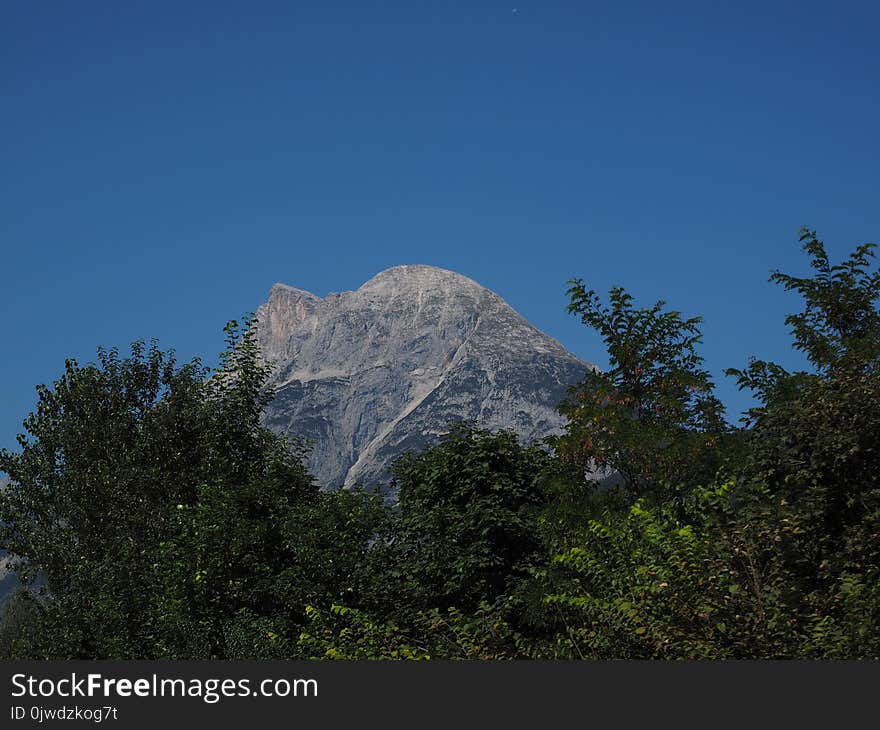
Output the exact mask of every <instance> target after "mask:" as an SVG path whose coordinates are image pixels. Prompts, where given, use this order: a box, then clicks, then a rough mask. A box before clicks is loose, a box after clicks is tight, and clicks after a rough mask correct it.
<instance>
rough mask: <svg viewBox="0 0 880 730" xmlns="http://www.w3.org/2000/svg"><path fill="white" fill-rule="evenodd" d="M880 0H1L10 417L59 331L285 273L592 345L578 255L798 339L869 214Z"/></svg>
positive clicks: (164, 308)
mask: <svg viewBox="0 0 880 730" xmlns="http://www.w3.org/2000/svg"><path fill="white" fill-rule="evenodd" d="M878 24H880V6H878V5H877V3H868V2H865V3H856V2H852V3H841V4H832V3H827V2H825V3H821V4H820V3H809V2H797V3H781V2H766V1H765V2H759V3H747V2H738V3H723V4H722V3H709V2H699V3H688V4H684V3H656V2H642V3H624V2H614V3H610V2H609V3H587V2H584V3H576V4H569V5H548V4H546V3H543V2H542V3H528V2H525V0H511V2H509V3H507V4H494V5H479V6H477V5H472V4H469V3H467V4H466V3H409V4H398V5H397V6H393V5H390V4H385V3H382V4H374V3H359V4H357V6H355V7H343V6H332V7H331V6H330V5H329V4H328V3H321V4H319V5H318V6H316V7H309V6H303V5H300V4H298V3H295V2H277V3H274V2H256V1H253V2H247V3H226V2H211V3H194V2H174V3H164V2H160V1H158V0H150V2H134V1H132V2H126V3H110V2H81V3H71V2H52V1H44V2H39V3H32V2H24V1H23V0H19V1H13V2H8V3H5V4H4V6H3V9H2V15H0V99H2V102H0V104H2V113H0V160H2V164H0V201H2V203H0V211H2V215H0V247H2V251H0V253H2V258H0V287H2V295H3V310H2V311H3V339H2V341H3V347H2V357H0V446H9V447H12V446H13V445H14V435H15V433H16V432H17V431H18V430H20V424H21V420H22V419H23V417H24V416H25V415H26V413H27V411H28V410H30V409H31V408H32V407H33V405H34V403H35V393H34V386H35V385H36V384H37V383H39V382H49V381H51V380H52V379H53V378H55V377H56V376H57V375H59V374H60V372H61V371H62V369H63V364H64V359H65V358H66V357H70V356H75V357H77V358H79V359H80V360H81V361H87V360H89V359H90V358H91V357H93V355H94V350H95V347H96V346H97V345H107V346H110V345H114V344H116V345H120V346H125V345H127V343H129V342H131V341H132V340H134V339H137V338H150V337H156V338H158V339H159V340H160V342H161V343H162V344H163V345H165V346H173V347H175V348H176V349H177V351H178V353H179V354H180V356H181V357H190V356H193V355H197V354H198V355H203V356H205V357H206V358H208V359H212V358H213V356H214V355H215V354H216V353H217V352H219V351H220V350H221V349H222V339H223V338H222V327H223V324H224V322H225V321H226V320H227V319H231V318H233V317H236V316H238V315H239V314H241V313H242V312H244V311H247V310H252V309H255V308H256V307H257V306H258V305H259V304H260V303H261V302H262V301H263V300H265V298H266V296H267V294H268V291H269V288H270V286H271V285H272V284H273V283H274V282H276V281H281V282H285V283H289V284H293V285H296V286H299V287H301V288H304V289H309V290H311V291H313V292H315V293H317V294H320V295H324V294H326V293H327V292H328V291H343V290H347V289H354V288H357V287H358V286H359V285H360V284H361V283H362V282H363V281H365V280H366V279H368V278H369V277H371V276H372V275H374V274H375V273H377V272H379V271H381V270H382V269H385V268H387V267H389V266H393V265H396V264H401V263H428V264H434V265H438V266H443V267H445V268H450V269H453V270H456V271H459V272H461V273H463V274H466V275H468V276H471V277H472V278H474V279H476V280H477V281H479V282H480V283H482V284H484V285H485V286H488V287H490V288H491V289H493V290H495V291H497V292H498V293H499V294H501V295H502V296H503V297H505V298H506V299H507V300H508V301H509V302H510V303H511V304H512V305H513V306H514V308H515V309H517V310H518V311H519V312H520V313H521V314H523V315H524V316H525V317H526V318H527V319H529V320H530V321H531V322H532V323H533V324H535V325H536V326H538V327H540V328H541V329H543V330H545V331H546V332H548V333H549V334H551V335H553V336H555V337H556V338H557V339H559V340H560V341H562V343H563V344H565V345H566V346H567V347H568V348H569V349H571V350H572V351H574V352H575V353H576V354H578V355H580V356H581V357H584V358H585V359H587V360H590V361H593V362H596V363H598V364H600V365H601V364H603V363H604V362H605V356H604V353H603V351H602V349H601V343H600V342H599V341H598V340H597V339H596V338H595V336H593V335H592V334H591V333H589V332H588V331H587V330H586V329H585V328H584V327H583V326H582V325H580V324H579V323H577V322H576V321H575V320H573V319H571V318H570V317H568V315H566V313H565V304H566V301H565V296H564V291H565V282H566V281H567V280H568V279H570V278H572V277H575V276H577V277H583V278H584V279H585V280H586V281H587V282H588V283H589V284H590V285H591V286H594V287H595V288H597V289H599V290H600V291H605V290H607V289H608V288H609V287H611V286H612V285H615V284H621V285H623V286H625V287H627V288H628V289H629V290H630V291H631V292H632V293H633V294H634V295H635V296H636V298H637V300H638V301H640V302H643V303H646V304H649V303H652V302H653V301H654V300H656V299H658V298H663V299H666V300H667V301H668V302H669V303H670V305H671V306H673V307H674V308H676V309H679V310H681V311H682V312H683V313H685V314H687V315H689V316H690V315H695V314H700V315H702V316H703V317H704V318H705V325H704V331H705V347H704V353H705V355H706V358H707V364H708V366H709V367H710V369H711V370H712V371H713V373H715V374H716V376H717V380H718V383H719V390H720V394H721V396H722V397H723V399H724V400H725V402H726V403H727V404H728V405H729V407H730V410H731V411H732V415H733V416H734V417H735V416H736V413H737V411H738V410H739V409H741V408H743V407H745V406H746V405H747V403H748V400H747V398H745V397H744V396H742V395H740V394H737V392H736V389H735V388H734V386H733V384H732V383H730V382H729V381H728V380H727V379H725V378H724V377H723V376H722V374H721V371H722V370H723V368H725V367H728V366H739V365H742V364H744V363H745V362H746V359H747V357H748V355H750V354H756V355H758V356H761V357H766V358H773V359H777V360H778V361H781V362H783V363H786V364H789V365H796V364H797V363H798V362H799V360H798V358H797V357H796V356H795V355H793V354H792V352H791V350H790V347H789V338H788V336H787V333H786V328H785V325H784V323H783V319H784V317H785V314H786V313H787V312H789V311H791V310H792V308H794V307H796V306H797V304H798V303H797V301H796V300H795V299H793V298H792V297H791V296H789V295H786V294H785V293H784V292H782V291H780V290H779V289H778V288H776V287H774V286H773V285H771V284H769V283H767V276H768V272H769V270H770V269H772V268H776V267H781V268H783V269H785V270H788V271H792V272H805V271H806V267H805V264H806V262H805V260H804V258H803V257H802V256H801V255H800V252H799V248H798V244H797V231H798V228H799V227H800V226H801V225H809V226H811V227H813V228H815V229H817V231H818V233H819V235H820V237H821V238H823V239H824V240H825V241H826V243H827V244H828V247H829V249H830V250H831V251H832V253H833V254H834V255H836V256H843V255H845V254H846V253H847V252H848V251H849V250H850V249H851V248H852V247H853V246H854V245H856V244H857V243H861V242H864V241H867V240H876V239H877V238H878V237H880V205H878V203H880V177H878V172H880V133H878V129H880V122H878V120H880V92H878V89H880V44H878V43H877V40H876V28H877V27H878Z"/></svg>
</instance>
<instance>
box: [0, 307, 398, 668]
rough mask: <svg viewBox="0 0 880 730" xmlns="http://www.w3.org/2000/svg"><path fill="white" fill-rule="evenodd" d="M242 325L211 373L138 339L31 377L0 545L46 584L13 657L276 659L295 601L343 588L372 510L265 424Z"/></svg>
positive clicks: (295, 618) (254, 357)
mask: <svg viewBox="0 0 880 730" xmlns="http://www.w3.org/2000/svg"><path fill="white" fill-rule="evenodd" d="M253 324H254V322H253V320H252V319H249V320H247V321H245V322H244V323H242V324H239V323H236V322H233V323H230V325H228V326H227V329H226V332H227V351H226V352H225V353H224V354H223V356H222V363H221V366H220V367H219V368H218V369H217V370H216V371H214V372H210V371H209V370H208V369H206V368H204V367H203V366H202V365H201V364H200V363H199V362H198V361H193V362H191V363H188V364H185V365H183V366H178V365H177V364H176V362H175V360H174V355H173V353H171V352H162V351H161V350H160V349H159V348H158V346H157V345H155V343H154V344H152V345H151V346H149V347H147V346H145V345H143V344H141V343H135V344H134V345H133V346H132V351H131V355H130V356H129V357H126V358H121V357H120V356H119V354H118V352H117V351H116V350H99V353H98V357H99V362H98V363H97V364H90V365H87V366H84V367H81V366H79V365H78V364H77V363H75V362H73V361H68V363H67V366H66V370H65V373H64V375H63V376H62V377H61V378H60V379H59V380H57V381H56V382H55V383H54V386H53V387H52V388H48V387H43V386H41V387H40V388H38V394H39V402H38V405H37V409H36V411H35V412H34V413H33V414H31V415H30V416H29V417H28V418H27V420H26V421H25V428H26V431H27V432H28V434H29V435H28V436H24V435H23V436H21V437H20V438H19V444H20V446H21V451H20V453H10V452H8V451H4V452H2V454H0V469H2V470H3V471H5V472H7V473H8V474H9V475H10V476H11V477H12V482H11V484H10V485H9V487H8V488H7V489H6V490H4V492H3V493H2V495H0V524H2V528H0V529H2V532H0V539H2V543H0V546H2V548H3V549H6V550H9V551H10V552H11V553H13V554H14V555H16V556H20V559H19V569H20V571H21V573H22V575H23V577H24V579H25V581H26V582H27V581H33V579H34V577H35V576H36V575H37V574H41V575H44V576H45V579H46V589H45V590H44V591H43V596H42V598H41V599H39V600H35V601H33V607H34V609H35V610H36V612H37V615H38V617H39V622H40V631H39V632H37V633H36V634H34V635H32V636H31V639H30V641H29V642H28V646H27V647H25V646H22V645H21V642H19V645H18V650H20V651H21V652H22V653H23V654H26V655H30V656H35V657H62V658H65V657H69V658H143V657H181V658H182V657H206V658H207V657H223V656H277V655H279V654H283V652H284V651H285V650H286V648H290V646H293V639H290V641H291V643H290V644H285V641H286V640H287V639H288V638H289V637H291V636H292V637H293V638H294V639H295V636H296V632H297V629H296V625H297V624H298V623H302V622H304V621H305V613H304V611H305V606H306V602H307V601H316V600H318V598H321V599H322V600H323V599H325V598H326V599H327V600H332V599H335V600H342V599H343V598H345V597H347V595H348V594H349V593H354V592H356V590H357V588H358V582H357V579H356V577H355V576H354V575H353V572H354V571H355V569H356V568H357V564H358V561H359V559H360V557H361V555H362V554H363V552H364V551H365V550H366V547H367V544H368V542H369V540H370V539H371V537H372V534H373V533H374V531H375V528H374V525H373V522H372V520H374V519H381V518H382V516H383V515H384V511H383V510H382V509H381V506H380V505H377V504H376V502H375V500H372V501H371V500H370V499H369V498H367V497H364V496H362V495H352V494H344V495H333V496H330V495H322V493H321V492H320V490H319V489H318V487H317V485H315V484H314V482H313V480H312V479H311V477H310V476H309V475H308V474H307V472H306V470H305V468H304V466H303V463H302V459H301V452H299V451H297V450H296V449H291V448H289V446H288V445H287V444H286V443H285V442H284V441H282V440H281V439H280V438H279V437H278V436H276V435H274V434H272V433H271V432H269V431H268V430H267V429H265V428H263V427H262V426H261V425H260V416H261V411H262V408H263V406H264V405H265V404H266V402H267V401H268V399H269V398H271V397H272V394H271V392H270V391H269V390H267V388H266V383H267V379H268V377H269V368H268V366H267V365H266V364H265V363H263V362H262V360H261V358H260V356H259V350H258V347H257V344H256V340H255V330H254V327H253ZM340 535H342V537H340Z"/></svg>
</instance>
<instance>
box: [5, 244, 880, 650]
mask: <svg viewBox="0 0 880 730" xmlns="http://www.w3.org/2000/svg"><path fill="white" fill-rule="evenodd" d="M801 241H802V243H803V246H804V249H805V251H806V253H807V254H808V256H809V257H810V261H811V264H812V269H813V273H812V275H811V276H810V277H808V278H797V277H793V276H790V275H787V274H784V273H782V272H776V273H774V274H773V275H772V277H771V279H772V280H773V281H775V282H777V283H779V284H780V285H782V286H783V287H785V288H786V289H788V290H791V291H793V292H795V293H797V294H798V295H800V297H801V298H802V300H803V310H802V311H800V312H799V313H796V314H792V315H791V316H790V317H788V319H787V324H788V325H789V327H790V329H791V334H792V337H793V339H794V342H793V344H794V346H795V347H796V348H797V349H799V350H800V351H802V352H803V353H804V354H805V356H806V358H807V359H808V361H809V363H810V369H809V371H804V372H787V371H786V370H785V369H783V368H782V367H780V366H779V365H776V364H774V363H770V362H764V361H761V360H756V359H752V360H751V361H749V363H748V364H747V365H746V366H745V367H744V368H743V369H741V370H731V371H729V373H728V374H729V375H730V376H731V377H734V378H736V379H737V381H738V383H739V384H740V386H741V387H742V388H747V389H750V390H751V391H753V392H754V393H755V395H756V400H757V403H758V405H757V406H756V407H755V408H753V409H752V410H750V411H749V413H748V414H747V418H746V419H745V421H744V422H743V423H742V425H741V426H739V427H732V426H730V425H729V424H728V423H727V422H726V421H725V419H724V417H723V412H722V407H721V404H720V403H719V401H718V399H717V398H716V397H715V396H714V394H713V383H712V381H711V378H710V376H709V374H708V373H707V372H706V371H705V370H704V369H703V366H702V359H701V357H700V354H699V346H700V340H701V334H700V320H699V318H693V319H683V318H682V317H681V316H680V315H679V313H677V312H674V311H668V310H667V309H666V308H665V305H664V303H663V302H659V303H657V304H656V305H655V306H653V307H650V308H637V307H636V306H635V305H634V302H633V299H632V298H631V297H630V296H629V295H628V294H627V293H626V292H625V291H624V290H622V289H613V290H612V291H611V292H610V296H609V298H608V300H607V301H604V300H603V299H602V298H601V297H600V296H599V295H598V294H597V293H596V292H595V291H592V290H589V289H588V288H587V287H586V286H585V285H584V284H583V283H582V282H580V281H574V282H572V285H571V288H570V289H569V292H568V294H569V299H570V305H569V310H570V312H571V313H573V314H574V315H576V316H578V317H580V318H581V320H582V321H583V322H584V324H586V325H588V326H589V327H592V328H594V329H596V330H597V331H598V332H599V334H600V335H601V336H602V338H603V340H604V342H605V344H606V346H607V348H608V353H609V360H610V368H609V369H608V370H607V371H606V372H591V373H589V374H588V375H587V377H586V379H585V380H584V382H582V383H580V384H578V385H577V386H575V387H573V388H572V391H571V394H570V397H569V398H568V400H567V401H566V402H565V403H563V404H562V405H561V411H562V413H563V414H565V415H566V416H567V419H568V426H567V429H566V431H565V433H564V434H563V435H561V436H560V437H558V438H556V439H554V440H552V442H549V443H546V444H542V445H539V446H531V447H525V446H523V445H521V444H520V443H518V442H517V440H516V437H515V436H514V435H512V434H510V433H488V432H485V431H483V430H481V429H480V428H478V426H477V425H473V424H462V425H459V426H457V427H455V428H453V429H452V430H451V432H450V433H449V434H448V435H447V436H446V437H444V438H443V439H442V440H441V442H440V443H439V444H438V445H437V446H435V447H434V448H431V449H428V450H427V451H425V452H424V453H420V454H410V455H407V456H405V457H403V458H402V459H400V460H399V461H398V463H397V464H396V467H395V470H394V478H393V482H392V484H391V488H392V493H393V494H396V495H398V496H399V499H398V501H397V503H396V504H394V505H387V504H385V503H384V502H383V501H382V499H381V498H380V497H379V496H377V495H372V494H369V493H367V492H363V491H322V490H321V489H319V486H318V485H316V484H315V483H314V481H313V479H312V478H311V477H310V476H309V474H308V473H307V471H306V469H305V468H304V466H303V459H302V457H303V450H302V446H301V445H298V444H288V443H286V442H284V440H282V439H281V438H279V437H277V436H275V435H273V434H272V433H270V432H269V431H267V430H266V429H265V428H263V427H261V425H260V413H261V409H262V408H263V406H264V405H265V403H266V402H267V399H268V398H270V397H271V393H269V392H267V390H266V387H265V386H266V382H267V379H268V377H269V372H268V370H267V368H266V367H265V366H264V365H263V364H261V361H260V358H259V357H258V351H257V347H256V344H255V341H254V335H253V329H252V328H251V326H250V325H251V323H250V322H244V323H243V324H242V325H241V326H239V325H237V324H236V323H232V324H231V325H230V326H229V327H228V329H227V332H228V351H227V352H226V353H225V355H224V357H223V363H222V366H221V367H220V368H219V369H218V370H217V371H214V372H209V371H208V370H207V369H206V368H205V367H203V366H202V365H201V364H200V363H199V362H198V361H194V362H190V363H186V364H183V365H180V364H178V363H177V362H176V361H175V359H174V355H173V353H170V352H163V351H161V350H159V349H158V348H157V347H156V346H155V345H152V346H146V345H144V344H136V345H134V346H133V348H132V351H131V354H130V355H129V356H127V357H124V358H123V357H121V356H120V355H119V353H118V352H116V351H99V361H98V363H97V364H90V365H87V366H84V367H83V366H80V365H78V364H77V363H76V362H73V361H69V362H68V363H67V366H66V370H65V373H64V374H63V375H62V377H61V378H60V379H59V380H57V381H56V382H55V383H54V386H53V387H52V388H47V387H41V388H39V389H38V395H39V402H38V405H37V409H36V411H35V412H34V413H33V414H31V415H30V416H29V417H28V419H27V420H26V422H25V428H26V431H27V434H28V435H27V436H21V437H20V438H19V443H20V451H19V452H17V453H11V452H9V451H3V452H2V453H0V470H2V471H5V472H6V473H8V474H9V475H10V476H11V477H12V483H11V484H10V486H8V487H7V488H6V489H5V490H4V492H3V493H2V495H0V546H2V547H3V548H4V549H6V550H8V551H9V552H10V553H12V554H14V555H15V556H19V560H18V565H19V570H20V572H21V576H22V581H23V584H24V586H25V588H26V589H27V590H21V591H20V592H19V593H18V595H17V596H16V597H15V598H14V599H13V600H12V601H11V602H9V604H8V605H7V607H6V609H5V615H4V618H3V625H2V629H0V653H2V654H3V655H4V656H6V657H36V658H50V657H60V658H152V657H158V658H211V657H214V658H245V657H261V658H263V657H265V658H269V657H272V658H275V657H290V658H339V659H347V658H355V659H360V658H407V659H428V658H475V659H477V658H479V659H483V658H565V659H569V658H583V659H589V658H770V657H774V658H843V657H846V658H856V657H874V658H876V657H880V372H878V369H880V311H878V298H880V272H878V271H877V270H876V268H873V269H872V265H873V263H874V262H873V248H872V246H871V245H868V244H866V245H863V246H860V247H858V248H857V249H856V250H855V251H854V252H853V253H852V254H851V255H850V256H849V258H847V259H846V260H845V261H844V262H842V263H840V264H837V265H835V264H832V263H831V262H830V261H829V259H828V256H827V255H826V252H825V248H824V246H823V244H822V243H821V242H820V241H819V240H818V239H817V238H816V236H815V235H814V234H813V233H811V232H809V231H804V232H803V235H802V238H801ZM608 475H611V476H610V477H609V476H608ZM38 576H40V578H39V580H38Z"/></svg>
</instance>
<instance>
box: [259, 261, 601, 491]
mask: <svg viewBox="0 0 880 730" xmlns="http://www.w3.org/2000/svg"><path fill="white" fill-rule="evenodd" d="M257 319H258V337H259V343H260V347H261V350H262V353H263V355H264V357H265V358H266V359H268V360H269V361H271V362H272V363H273V364H274V365H275V366H276V371H275V374H274V376H273V377H274V381H273V385H274V387H275V388H276V389H277V394H276V397H275V399H274V401H273V402H272V403H271V404H270V405H269V407H268V409H267V412H266V416H265V420H266V425H267V426H268V427H269V428H271V429H273V430H275V431H278V432H281V433H286V434H290V435H292V436H301V437H304V438H305V439H306V440H308V441H309V442H311V443H312V445H313V450H312V452H311V456H310V467H311V469H312V473H313V474H314V475H315V476H316V477H317V479H318V481H319V483H321V484H322V485H326V486H331V487H338V486H346V487H350V486H353V485H356V484H363V485H365V486H372V485H374V484H380V485H383V484H387V481H388V467H389V465H390V463H391V462H392V461H393V459H394V458H395V457H397V456H399V455H400V454H402V453H404V452H406V451H411V450H418V449H421V448H423V447H425V446H426V445H428V444H430V443H432V442H434V441H435V440H436V438H437V436H438V435H439V434H441V433H444V432H445V431H447V430H448V428H449V424H450V423H452V422H457V421H461V420H473V421H476V422H477V423H478V424H479V425H480V426H482V427H484V428H490V429H493V430H494V429H511V430H513V431H515V432H516V433H517V434H518V435H519V436H520V437H521V438H522V439H523V440H524V441H526V442H531V441H534V440H536V439H539V438H542V437H544V436H547V435H549V434H552V433H555V432H558V431H559V429H560V427H561V425H562V423H563V419H562V418H561V416H559V414H558V413H557V412H556V410H555V409H556V406H557V405H558V403H559V402H560V401H561V400H562V399H563V398H564V397H565V395H566V393H567V389H568V387H569V386H570V385H573V384H575V383H576V382H578V381H579V380H581V378H582V377H583V376H584V373H585V372H586V370H587V369H588V368H591V367H593V366H592V365H590V364H589V363H586V362H584V361H583V360H580V359H579V358H577V357H575V356H574V355H572V354H571V353H570V352H568V351H567V350H566V349H565V348H564V347H563V346H562V345H560V344H559V343H558V342H557V341H556V340H554V339H552V338H551V337H549V336H547V335H545V334H544V333H542V332H540V331H539V330H537V329H535V328H534V327H532V326H531V325H530V324H529V323H528V322H526V320H524V319H523V318H522V317H521V316H520V315H519V314H517V313H516V312H515V311H514V310H513V309H512V308H511V307H510V306H509V305H508V304H507V303H506V302H505V301H504V300H503V299H502V298H501V297H499V296H498V295H497V294H495V293H493V292H491V291H489V290H488V289H486V288H485V287H483V286H480V285H479V284H477V283H476V282H475V281H473V280H471V279H468V278H467V277H465V276H462V275H460V274H456V273H454V272H452V271H447V270H445V269H440V268H436V267H433V266H420V265H419V266H396V267H394V268H391V269H388V270H387V271H383V272H382V273H380V274H378V275H377V276H375V277H373V278H372V279H370V280H369V281H368V282H366V283H365V284H364V285H363V286H361V287H360V288H359V289H358V290H357V291H353V292H343V293H341V294H337V293H331V294H328V295H327V296H326V297H324V298H321V297H318V296H315V295H314V294H311V293H309V292H307V291H303V290H301V289H296V288H294V287H291V286H287V285H284V284H276V285H275V286H273V287H272V290H271V292H270V294H269V300H268V302H266V303H265V304H263V305H262V306H260V308H259V309H258V310H257Z"/></svg>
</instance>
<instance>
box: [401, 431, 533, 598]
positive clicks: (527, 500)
mask: <svg viewBox="0 0 880 730" xmlns="http://www.w3.org/2000/svg"><path fill="white" fill-rule="evenodd" d="M548 465H549V455H548V454H547V452H546V451H545V450H544V449H542V448H540V447H531V448H525V447H523V446H521V445H520V444H519V442H518V441H517V439H516V435H515V434H513V433H509V432H501V433H490V432H487V431H482V430H479V429H477V428H475V427H473V426H469V425H460V426H457V427H455V428H454V429H453V430H452V432H451V433H450V434H448V435H447V436H445V437H444V438H443V439H442V441H441V443H440V444H439V445H438V446H437V447H435V448H432V449H428V450H427V451H425V452H424V453H422V454H418V455H410V456H407V457H404V458H403V459H401V460H400V461H399V462H398V463H397V464H396V466H395V469H394V479H395V482H394V483H395V486H396V487H397V488H398V489H399V496H400V504H399V509H400V527H399V530H400V538H399V539H400V540H401V542H402V545H403V550H404V552H405V562H406V569H407V571H408V576H409V579H410V581H411V584H412V589H413V591H415V592H417V593H418V594H419V595H420V596H422V600H428V601H433V602H434V604H433V605H436V606H439V607H441V608H448V607H451V606H458V607H460V608H467V609H472V608H475V607H476V606H477V605H479V604H480V602H483V601H493V600H494V599H495V598H497V597H498V596H499V595H500V594H501V593H502V592H503V591H504V590H505V589H506V588H509V587H510V584H511V581H512V580H515V579H516V578H517V577H519V576H522V575H524V571H525V568H526V567H527V566H529V565H530V564H531V563H532V562H534V561H535V560H536V558H537V557H538V556H539V555H540V554H541V552H542V548H541V542H540V538H539V534H538V531H537V523H536V512H537V509H538V507H540V506H541V505H542V504H543V503H544V501H545V495H544V489H543V477H544V474H545V472H546V470H547V467H548Z"/></svg>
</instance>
